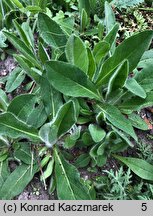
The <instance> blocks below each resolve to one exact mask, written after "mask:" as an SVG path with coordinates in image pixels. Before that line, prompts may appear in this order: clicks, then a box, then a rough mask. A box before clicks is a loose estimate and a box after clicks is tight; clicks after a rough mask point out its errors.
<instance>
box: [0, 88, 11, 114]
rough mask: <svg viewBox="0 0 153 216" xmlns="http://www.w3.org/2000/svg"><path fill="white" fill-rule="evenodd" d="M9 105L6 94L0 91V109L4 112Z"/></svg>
mask: <svg viewBox="0 0 153 216" xmlns="http://www.w3.org/2000/svg"><path fill="white" fill-rule="evenodd" d="M8 105H9V100H8V97H7V95H6V93H5V92H4V91H3V90H2V89H0V109H1V110H4V111H6V110H7V107H8Z"/></svg>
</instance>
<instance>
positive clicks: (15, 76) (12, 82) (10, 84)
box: [5, 67, 25, 92]
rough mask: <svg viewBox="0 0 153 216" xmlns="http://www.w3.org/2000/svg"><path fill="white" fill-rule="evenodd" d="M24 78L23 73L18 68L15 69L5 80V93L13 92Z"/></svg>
mask: <svg viewBox="0 0 153 216" xmlns="http://www.w3.org/2000/svg"><path fill="white" fill-rule="evenodd" d="M24 78H25V73H24V71H23V70H22V69H21V68H19V67H17V68H15V69H14V70H13V71H12V72H11V74H10V75H9V76H8V78H7V83H6V86H5V90H6V92H12V91H14V90H15V89H16V88H17V87H19V86H20V84H21V83H22V82H23V80H24Z"/></svg>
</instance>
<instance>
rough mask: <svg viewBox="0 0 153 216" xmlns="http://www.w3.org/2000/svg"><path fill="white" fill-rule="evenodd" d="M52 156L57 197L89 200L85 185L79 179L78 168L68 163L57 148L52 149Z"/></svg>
mask: <svg viewBox="0 0 153 216" xmlns="http://www.w3.org/2000/svg"><path fill="white" fill-rule="evenodd" d="M54 157H55V177H56V184H57V195H58V198H59V199H61V200H90V199H91V198H90V196H89V194H88V193H87V189H86V187H85V186H84V185H83V184H82V183H81V181H80V174H79V172H78V170H77V169H76V168H75V167H74V166H73V165H71V164H69V163H68V162H67V161H66V160H65V159H64V158H63V156H62V155H61V153H59V152H58V151H57V149H54ZM63 188H64V190H63Z"/></svg>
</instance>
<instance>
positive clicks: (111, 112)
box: [99, 104, 137, 141]
mask: <svg viewBox="0 0 153 216" xmlns="http://www.w3.org/2000/svg"><path fill="white" fill-rule="evenodd" d="M99 108H100V109H101V110H102V111H103V112H104V113H105V114H106V118H107V119H108V121H110V122H111V123H112V124H113V125H114V126H115V127H117V128H119V129H120V130H122V131H124V132H125V133H127V134H129V135H130V136H131V137H133V138H134V139H135V140H136V141H137V136H136V134H135V132H134V129H133V127H132V124H131V122H130V121H129V120H128V119H126V118H125V117H124V116H123V115H122V113H121V112H120V110H119V109H117V108H116V107H115V106H113V105H110V104H109V105H102V106H100V107H99Z"/></svg>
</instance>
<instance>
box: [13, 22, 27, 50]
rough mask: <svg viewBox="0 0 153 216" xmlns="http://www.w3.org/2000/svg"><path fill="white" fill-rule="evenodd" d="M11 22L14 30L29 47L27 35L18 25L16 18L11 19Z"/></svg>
mask: <svg viewBox="0 0 153 216" xmlns="http://www.w3.org/2000/svg"><path fill="white" fill-rule="evenodd" d="M13 24H14V26H15V28H16V30H17V31H18V34H19V36H20V38H21V39H22V41H23V42H24V43H25V44H26V45H27V46H28V47H29V45H30V43H29V41H28V38H27V35H26V34H25V32H24V31H23V29H22V27H21V26H20V25H19V23H18V22H17V21H16V20H13Z"/></svg>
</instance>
